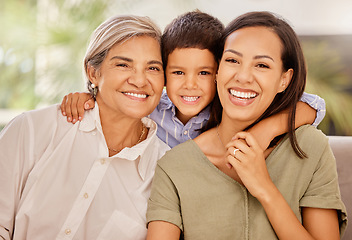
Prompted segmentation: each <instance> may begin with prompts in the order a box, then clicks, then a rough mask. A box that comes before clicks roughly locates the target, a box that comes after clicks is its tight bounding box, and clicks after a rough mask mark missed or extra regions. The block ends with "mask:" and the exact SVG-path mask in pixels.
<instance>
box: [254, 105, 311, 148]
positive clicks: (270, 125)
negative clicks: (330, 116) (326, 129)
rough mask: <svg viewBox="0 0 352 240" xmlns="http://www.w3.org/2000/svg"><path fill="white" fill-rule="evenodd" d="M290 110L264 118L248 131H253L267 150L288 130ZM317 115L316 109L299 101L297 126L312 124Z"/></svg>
mask: <svg viewBox="0 0 352 240" xmlns="http://www.w3.org/2000/svg"><path fill="white" fill-rule="evenodd" d="M288 115H289V114H288V111H287V110H284V111H282V112H280V113H277V114H275V115H273V116H270V117H268V118H266V119H263V120H262V121H260V122H259V123H257V124H256V125H255V126H253V127H252V128H251V129H249V130H248V131H249V132H251V133H252V134H253V135H254V136H255V138H256V139H257V141H258V142H259V145H260V146H261V147H262V149H263V150H265V149H266V148H267V147H268V146H269V144H270V142H271V141H272V140H273V139H274V138H275V137H277V136H279V135H281V134H284V133H287V132H288V124H287V122H288ZM315 117H316V110H315V109H313V108H311V107H310V106H309V105H308V104H306V103H303V102H298V103H297V108H296V118H295V128H298V127H300V126H302V125H305V124H312V123H313V122H314V120H315Z"/></svg>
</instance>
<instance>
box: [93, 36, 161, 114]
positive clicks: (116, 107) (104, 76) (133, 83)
mask: <svg viewBox="0 0 352 240" xmlns="http://www.w3.org/2000/svg"><path fill="white" fill-rule="evenodd" d="M88 71H93V74H90V76H93V79H91V81H92V82H93V83H94V84H95V85H97V86H98V87H99V92H98V95H97V102H98V104H99V108H100V109H107V110H108V112H110V113H112V114H114V113H117V114H119V115H124V116H126V117H130V118H142V117H145V116H147V115H148V114H150V113H151V112H152V111H153V110H154V108H155V107H156V105H157V104H158V102H159V100H160V96H161V93H162V89H163V86H164V73H163V65H162V59H161V53H160V45H159V43H158V41H157V40H155V39H154V38H152V37H149V36H139V37H133V38H131V39H130V40H128V41H126V42H124V43H122V44H117V45H115V46H113V47H112V48H111V49H110V51H109V52H108V54H107V56H106V58H105V60H104V61H103V63H102V65H101V68H100V69H99V70H98V71H95V70H94V69H92V68H89V70H88ZM112 111H113V112H112Z"/></svg>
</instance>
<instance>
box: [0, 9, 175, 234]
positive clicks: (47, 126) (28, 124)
mask: <svg viewBox="0 0 352 240" xmlns="http://www.w3.org/2000/svg"><path fill="white" fill-rule="evenodd" d="M84 70H85V73H86V78H87V79H86V80H87V83H88V88H89V90H90V91H91V93H92V95H93V96H94V97H95V98H96V107H95V108H94V110H92V111H90V112H89V113H87V115H86V117H85V119H84V120H82V121H80V122H77V123H76V124H74V125H73V124H71V123H68V122H67V121H66V118H65V117H64V116H62V115H61V112H60V107H59V106H58V105H53V106H50V107H48V108H45V109H40V110H35V111H30V112H26V113H24V114H22V115H20V116H18V117H16V118H15V119H14V120H12V121H11V122H10V123H9V124H8V125H7V126H6V127H5V129H4V130H3V131H2V132H1V135H0V181H1V182H2V183H4V184H1V186H0V238H3V239H63V238H65V239H114V238H116V237H118V238H121V239H131V240H132V239H133V240H135V239H145V236H146V228H145V222H146V220H145V213H146V203H147V199H148V197H149V193H150V184H151V180H152V177H153V174H154V168H155V165H156V161H157V160H158V159H159V158H160V157H161V156H162V155H163V154H164V153H165V151H166V150H168V149H169V147H168V146H167V145H166V144H165V143H163V142H162V141H161V140H159V138H157V136H156V124H155V122H153V121H152V120H150V119H149V118H145V116H147V115H148V114H150V113H151V112H152V111H153V110H154V108H155V107H156V105H157V104H158V102H159V100H160V96H161V93H162V89H163V86H164V73H163V68H162V60H161V53H160V30H159V29H158V27H157V26H156V25H155V24H154V23H153V22H151V21H150V19H148V18H146V17H137V16H116V17H113V18H110V19H108V20H106V21H105V22H104V23H103V24H101V25H100V26H99V27H98V28H97V29H96V30H95V31H94V33H93V35H92V39H91V42H90V44H89V47H88V50H87V53H86V57H85V59H84ZM44 118H45V121H44V122H43V121H42V120H43V119H44Z"/></svg>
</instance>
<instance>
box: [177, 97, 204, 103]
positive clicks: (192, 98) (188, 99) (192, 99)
mask: <svg viewBox="0 0 352 240" xmlns="http://www.w3.org/2000/svg"><path fill="white" fill-rule="evenodd" d="M181 97H182V99H183V100H185V101H186V102H195V101H197V100H198V99H199V98H200V97H189V96H181Z"/></svg>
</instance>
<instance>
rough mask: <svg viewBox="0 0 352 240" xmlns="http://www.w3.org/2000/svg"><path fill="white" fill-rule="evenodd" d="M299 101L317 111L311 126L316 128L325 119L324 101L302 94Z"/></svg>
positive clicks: (311, 95) (312, 95) (314, 96)
mask: <svg viewBox="0 0 352 240" xmlns="http://www.w3.org/2000/svg"><path fill="white" fill-rule="evenodd" d="M300 101H301V102H304V103H307V104H308V105H309V106H311V107H312V108H314V109H315V110H316V111H317V116H316V118H315V120H314V122H313V124H312V125H313V126H314V127H317V126H318V125H319V124H320V123H321V121H323V119H324V117H325V113H326V108H325V100H324V99H323V98H321V97H319V96H318V95H314V94H309V93H306V92H304V93H303V95H302V97H301V99H300Z"/></svg>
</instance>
